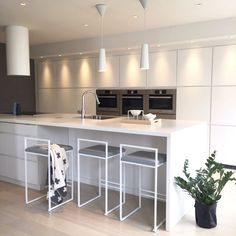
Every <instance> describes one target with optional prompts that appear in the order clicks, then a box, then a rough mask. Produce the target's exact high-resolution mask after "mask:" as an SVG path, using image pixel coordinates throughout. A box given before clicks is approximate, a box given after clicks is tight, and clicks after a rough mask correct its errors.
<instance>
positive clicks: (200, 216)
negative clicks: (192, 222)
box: [194, 201, 217, 229]
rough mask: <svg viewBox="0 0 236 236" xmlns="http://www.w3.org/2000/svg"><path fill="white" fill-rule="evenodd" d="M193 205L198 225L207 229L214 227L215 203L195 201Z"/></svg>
mask: <svg viewBox="0 0 236 236" xmlns="http://www.w3.org/2000/svg"><path fill="white" fill-rule="evenodd" d="M194 206H195V218H196V223H197V225H198V226H200V227H202V228H208V229H210V228H214V227H216V225H217V219H216V206H217V205H216V203H215V204H212V205H210V206H208V205H205V204H202V203H200V202H197V201H196V202H195V205H194Z"/></svg>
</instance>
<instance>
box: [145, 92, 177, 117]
mask: <svg viewBox="0 0 236 236" xmlns="http://www.w3.org/2000/svg"><path fill="white" fill-rule="evenodd" d="M147 100H148V108H147V109H148V112H150V113H155V114H157V115H158V116H159V117H161V118H167V119H168V118H169V119H175V118H176V89H157V90H148V91H147Z"/></svg>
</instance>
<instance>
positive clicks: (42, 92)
mask: <svg viewBox="0 0 236 236" xmlns="http://www.w3.org/2000/svg"><path fill="white" fill-rule="evenodd" d="M38 97H39V100H38V112H43V113H53V112H57V98H58V89H39V91H38Z"/></svg>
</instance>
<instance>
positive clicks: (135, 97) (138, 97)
mask: <svg viewBox="0 0 236 236" xmlns="http://www.w3.org/2000/svg"><path fill="white" fill-rule="evenodd" d="M123 98H125V99H127V98H132V99H140V98H143V97H142V96H122V99H123Z"/></svg>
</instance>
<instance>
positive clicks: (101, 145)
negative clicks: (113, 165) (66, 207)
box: [77, 138, 120, 215]
mask: <svg viewBox="0 0 236 236" xmlns="http://www.w3.org/2000/svg"><path fill="white" fill-rule="evenodd" d="M82 143H83V145H86V146H87V147H84V148H81V144H82ZM91 144H92V146H91ZM77 145H78V207H82V206H85V205H86V204H88V203H90V202H92V201H94V200H96V199H97V198H99V197H101V183H102V179H101V161H102V160H103V161H105V213H104V214H105V215H108V214H109V213H111V212H112V211H114V210H115V209H117V208H119V203H118V205H117V206H115V207H113V208H112V209H108V187H109V186H108V185H109V184H112V187H113V188H114V189H117V190H118V191H119V189H120V187H119V182H117V183H115V182H111V181H109V180H108V160H110V159H111V158H115V157H117V158H119V155H120V149H119V147H114V146H109V145H108V142H105V141H97V140H90V139H80V138H79V139H78V140H77ZM88 145H90V146H88ZM81 157H85V158H95V159H99V169H98V171H99V174H98V175H99V183H98V188H99V193H98V195H97V196H95V197H93V198H91V199H89V200H87V201H86V202H83V203H81V187H80V182H81V181H80V168H81V163H80V158H81ZM117 168H119V166H118V167H117Z"/></svg>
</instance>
